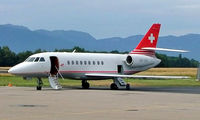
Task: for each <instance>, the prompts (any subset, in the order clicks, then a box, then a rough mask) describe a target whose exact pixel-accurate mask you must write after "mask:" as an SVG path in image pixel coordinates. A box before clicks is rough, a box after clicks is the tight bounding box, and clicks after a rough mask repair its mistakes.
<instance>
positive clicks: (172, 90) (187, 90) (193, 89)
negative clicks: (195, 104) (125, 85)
mask: <svg viewBox="0 0 200 120" xmlns="http://www.w3.org/2000/svg"><path fill="white" fill-rule="evenodd" d="M69 89H70V90H110V88H109V87H91V88H89V89H82V88H81V87H77V86H76V87H64V88H62V90H69ZM113 91H143V92H167V93H184V94H200V87H132V88H131V89H130V90H126V89H120V90H113Z"/></svg>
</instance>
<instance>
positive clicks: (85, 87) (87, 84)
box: [82, 82, 90, 89]
mask: <svg viewBox="0 0 200 120" xmlns="http://www.w3.org/2000/svg"><path fill="white" fill-rule="evenodd" d="M82 88H83V89H89V88H90V83H88V82H84V83H82Z"/></svg>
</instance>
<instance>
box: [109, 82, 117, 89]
mask: <svg viewBox="0 0 200 120" xmlns="http://www.w3.org/2000/svg"><path fill="white" fill-rule="evenodd" d="M110 89H111V90H118V87H117V85H116V84H115V83H112V84H111V85H110Z"/></svg>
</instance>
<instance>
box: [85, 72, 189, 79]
mask: <svg viewBox="0 0 200 120" xmlns="http://www.w3.org/2000/svg"><path fill="white" fill-rule="evenodd" d="M85 75H86V76H88V77H113V78H115V77H121V78H138V79H188V78H190V77H188V76H151V75H120V74H102V73H87V74H85Z"/></svg>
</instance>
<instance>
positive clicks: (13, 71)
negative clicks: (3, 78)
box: [8, 67, 16, 74]
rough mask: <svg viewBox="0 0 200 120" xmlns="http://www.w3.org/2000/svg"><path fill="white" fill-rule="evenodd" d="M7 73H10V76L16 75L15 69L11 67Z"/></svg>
mask: <svg viewBox="0 0 200 120" xmlns="http://www.w3.org/2000/svg"><path fill="white" fill-rule="evenodd" d="M8 73H11V74H15V73H16V67H12V68H10V69H9V70H8Z"/></svg>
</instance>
